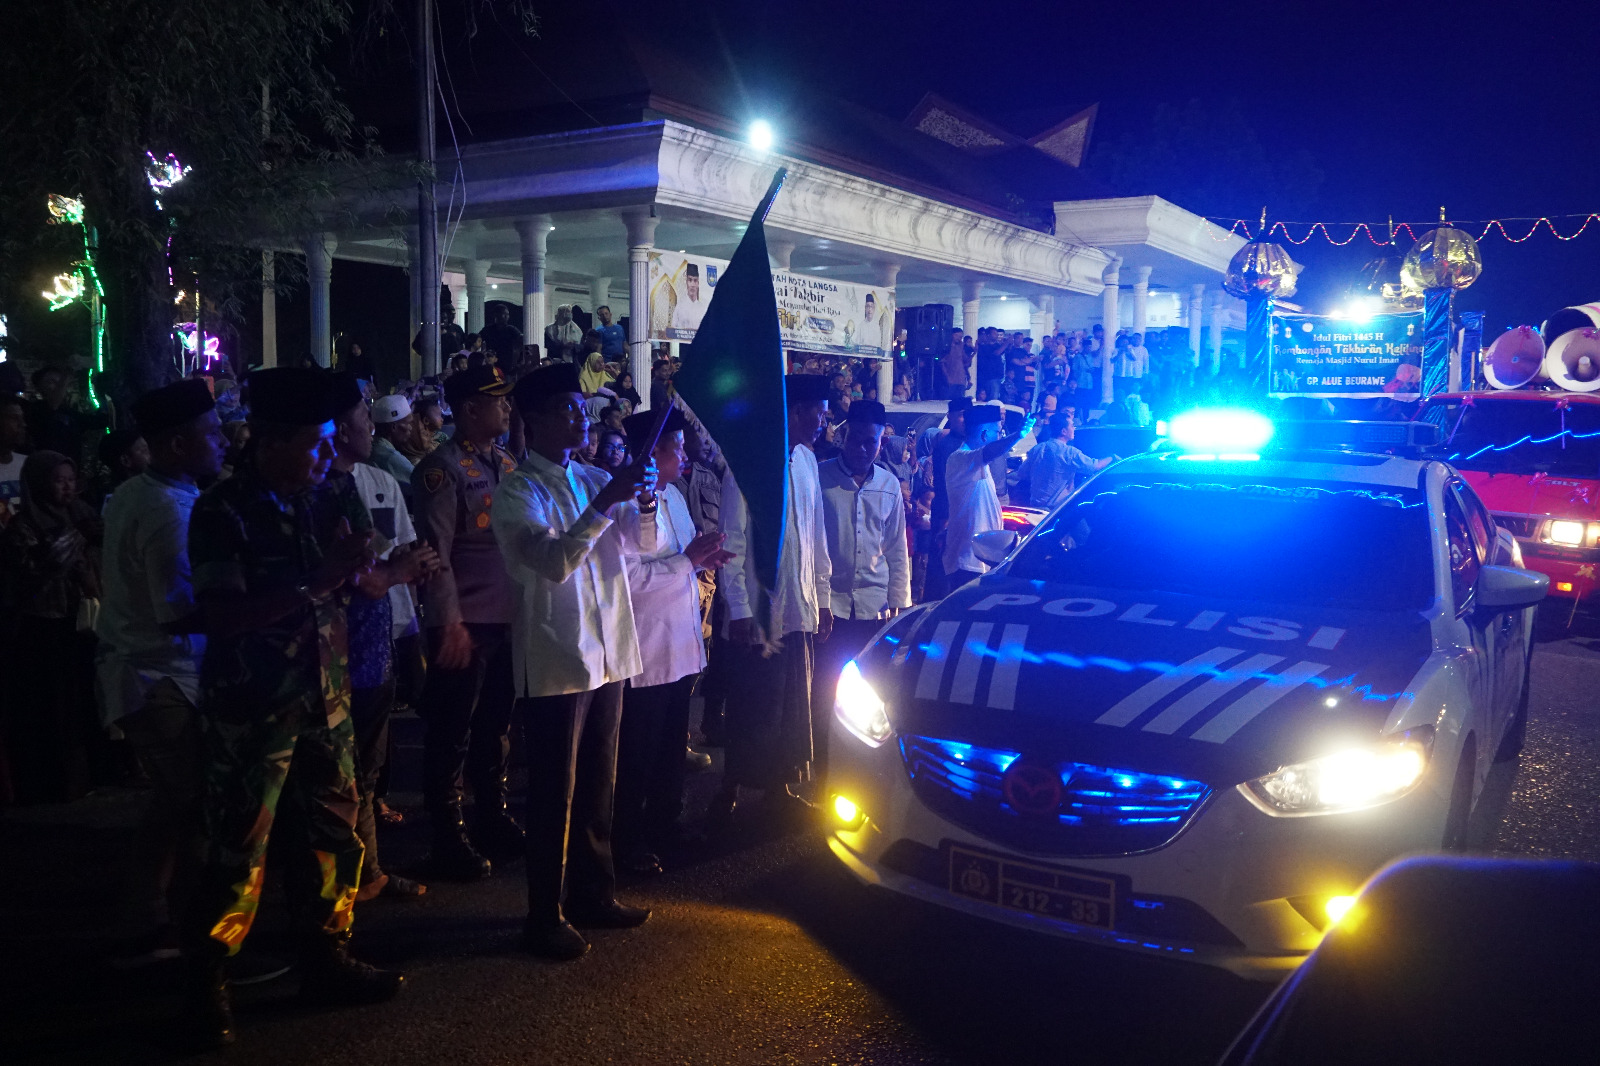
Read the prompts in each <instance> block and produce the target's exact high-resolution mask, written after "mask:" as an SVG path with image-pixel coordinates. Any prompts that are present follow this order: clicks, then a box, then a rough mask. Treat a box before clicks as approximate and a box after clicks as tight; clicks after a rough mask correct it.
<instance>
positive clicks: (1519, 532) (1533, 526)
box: [1494, 514, 1543, 540]
mask: <svg viewBox="0 0 1600 1066" xmlns="http://www.w3.org/2000/svg"><path fill="white" fill-rule="evenodd" d="M1542 521H1543V519H1541V518H1529V517H1528V516H1527V515H1520V514H1496V515H1495V516H1494V524H1495V525H1497V526H1499V527H1500V528H1501V529H1503V530H1505V531H1506V532H1507V533H1510V534H1511V535H1512V536H1513V537H1521V538H1522V539H1524V540H1527V539H1529V538H1531V537H1532V536H1533V535H1534V534H1535V533H1537V532H1538V531H1539V523H1540V522H1542Z"/></svg>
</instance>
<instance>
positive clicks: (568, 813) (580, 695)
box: [522, 681, 683, 926]
mask: <svg viewBox="0 0 1600 1066" xmlns="http://www.w3.org/2000/svg"><path fill="white" fill-rule="evenodd" d="M621 721H622V682H620V681H615V682H612V683H611V684H609V685H602V686H601V687H600V688H597V689H594V690H592V691H590V692H574V693H570V694H568V695H563V696H537V697H532V698H529V699H525V700H523V701H522V735H523V746H524V747H525V748H526V749H527V754H528V811H527V830H528V923H529V924H530V925H534V926H544V925H553V924H555V923H557V922H559V921H561V920H562V911H561V907H562V904H563V902H568V903H573V904H577V905H578V906H591V907H592V906H600V905H603V904H606V903H609V902H610V901H611V900H612V899H613V898H614V897H615V895H616V888H617V875H616V867H615V865H614V864H613V862H612V857H611V814H612V798H613V792H614V790H615V787H616V781H617V733H618V730H619V727H620V725H621ZM681 743H682V742H681V741H680V745H681ZM682 758H683V756H682V754H681V753H680V755H679V760H680V761H681V760H682Z"/></svg>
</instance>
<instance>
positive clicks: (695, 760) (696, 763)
mask: <svg viewBox="0 0 1600 1066" xmlns="http://www.w3.org/2000/svg"><path fill="white" fill-rule="evenodd" d="M683 768H684V769H685V770H687V771H688V772H689V773H691V774H703V773H705V772H706V771H707V770H709V769H711V756H709V755H707V754H706V753H705V752H703V751H695V750H694V749H693V748H684V749H683Z"/></svg>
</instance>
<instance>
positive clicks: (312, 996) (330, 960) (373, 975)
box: [300, 936, 406, 1007]
mask: <svg viewBox="0 0 1600 1066" xmlns="http://www.w3.org/2000/svg"><path fill="white" fill-rule="evenodd" d="M405 979H406V975H405V974H403V973H401V972H400V971H399V970H380V969H378V968H377V967H376V966H371V965H369V964H367V963H364V962H360V961H358V960H356V959H352V958H351V957H350V954H349V952H348V951H346V950H345V937H343V936H322V937H318V938H317V940H316V942H314V943H313V944H311V945H309V946H308V947H307V950H306V951H305V953H304V954H303V955H302V957H301V974H300V998H301V999H302V1000H303V1001H305V1002H306V1003H310V1004H313V1005H315V1006H319V1007H356V1006H361V1005H364V1004H368V1003H385V1002H387V1001H389V1000H391V999H393V998H394V997H395V994H396V993H398V992H399V991H400V986H401V985H403V984H404V983H405Z"/></svg>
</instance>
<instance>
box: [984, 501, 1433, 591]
mask: <svg viewBox="0 0 1600 1066" xmlns="http://www.w3.org/2000/svg"><path fill="white" fill-rule="evenodd" d="M1091 488H1092V491H1090V492H1088V493H1085V494H1084V495H1082V496H1080V497H1078V498H1077V499H1075V500H1074V501H1073V502H1071V503H1069V504H1068V505H1067V506H1065V507H1063V508H1062V509H1061V510H1060V511H1058V512H1057V513H1056V514H1055V515H1054V516H1053V517H1052V518H1051V519H1050V520H1049V522H1047V523H1046V524H1045V525H1044V527H1042V528H1041V529H1040V530H1039V532H1038V534H1037V535H1036V536H1035V537H1034V538H1033V539H1032V540H1031V541H1029V542H1028V544H1027V545H1026V546H1025V547H1024V548H1023V549H1022V552H1021V554H1020V555H1019V556H1018V557H1017V560H1016V563H1015V564H1014V567H1013V573H1014V574H1015V576H1017V577H1021V578H1025V579H1031V580H1039V581H1049V582H1052V583H1061V584H1069V585H1086V586H1093V587H1099V588H1109V589H1129V590H1138V591H1150V592H1171V593H1179V594H1184V595H1193V596H1205V597H1213V598H1216V599H1219V600H1251V601H1257V602H1264V603H1281V604H1285V605H1293V606H1302V607H1321V606H1328V607H1346V608H1354V609H1365V610H1377V611H1404V610H1420V609H1422V608H1424V607H1427V606H1428V605H1429V604H1430V603H1431V602H1432V601H1433V577H1432V575H1433V564H1432V555H1431V552H1430V550H1429V536H1428V509H1427V506H1426V504H1425V501H1424V500H1423V497H1422V494H1421V493H1420V492H1419V491H1417V490H1415V489H1412V490H1403V489H1389V488H1383V489H1373V488H1357V487H1353V486H1338V485H1328V484H1325V483H1324V484H1308V483H1305V482H1297V481H1291V480H1259V479H1248V478H1240V479H1235V480H1230V481H1228V482H1226V483H1206V484H1200V483H1192V482H1177V481H1163V480H1162V479H1161V478H1160V477H1159V476H1152V477H1148V478H1141V479H1139V480H1137V481H1133V480H1126V479H1124V480H1121V481H1113V482H1105V481H1103V480H1097V481H1095V482H1094V483H1093V484H1092V486H1091Z"/></svg>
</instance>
